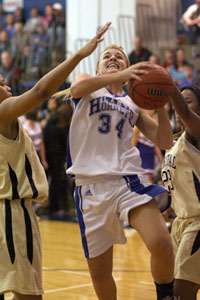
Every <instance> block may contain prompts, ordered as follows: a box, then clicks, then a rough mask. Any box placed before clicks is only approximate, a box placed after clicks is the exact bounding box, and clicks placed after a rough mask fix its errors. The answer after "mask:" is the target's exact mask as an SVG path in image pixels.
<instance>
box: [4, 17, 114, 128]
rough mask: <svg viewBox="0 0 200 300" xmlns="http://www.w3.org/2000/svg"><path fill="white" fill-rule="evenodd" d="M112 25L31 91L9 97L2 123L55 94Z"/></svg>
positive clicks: (104, 28) (44, 77)
mask: <svg viewBox="0 0 200 300" xmlns="http://www.w3.org/2000/svg"><path fill="white" fill-rule="evenodd" d="M110 24H111V23H110V22H109V23H107V24H106V25H105V26H104V27H103V28H102V29H100V30H99V31H98V32H97V33H96V35H95V37H94V38H93V39H91V40H90V41H89V43H87V44H86V45H85V46H84V47H83V48H81V49H80V50H79V51H77V52H76V53H75V54H74V55H73V56H71V57H70V58H69V59H67V60H65V61H64V62H62V63H61V64H60V65H59V66H57V67H56V68H54V69H53V70H51V71H50V72H48V73H47V74H46V75H45V76H43V77H42V78H41V79H40V80H39V81H38V83H37V84H36V85H35V86H34V87H33V88H32V89H31V90H29V91H28V92H26V93H24V94H22V95H21V96H17V97H9V96H10V95H7V97H6V98H8V99H6V100H5V101H3V102H2V103H1V105H0V120H1V122H6V123H7V122H10V121H12V120H14V119H15V118H17V117H18V116H20V115H23V114H24V113H26V112H27V111H29V110H31V109H32V108H33V107H35V106H37V105H39V104H40V103H41V102H42V101H44V100H45V99H47V98H49V97H50V96H51V95H52V94H53V93H55V92H56V90H57V89H58V88H59V86H60V85H61V84H62V83H63V82H64V81H65V79H66V78H67V77H68V76H69V75H70V73H71V72H72V71H73V69H74V68H75V67H76V66H77V64H78V63H79V62H80V61H81V60H82V59H83V58H85V57H86V56H88V55H90V54H91V53H92V52H93V51H94V50H95V49H96V47H97V45H98V43H100V42H101V41H102V40H103V38H102V36H103V34H104V33H105V32H106V31H107V29H108V28H109V26H110ZM3 100H4V99H3Z"/></svg>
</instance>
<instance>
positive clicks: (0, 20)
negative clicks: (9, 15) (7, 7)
mask: <svg viewBox="0 0 200 300" xmlns="http://www.w3.org/2000/svg"><path fill="white" fill-rule="evenodd" d="M5 17H6V14H5V13H4V11H3V7H2V5H0V25H1V28H3V27H4V25H5Z"/></svg>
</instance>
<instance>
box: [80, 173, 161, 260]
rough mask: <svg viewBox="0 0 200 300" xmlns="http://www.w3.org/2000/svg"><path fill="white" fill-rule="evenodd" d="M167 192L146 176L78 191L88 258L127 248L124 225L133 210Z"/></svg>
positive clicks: (107, 181)
mask: <svg viewBox="0 0 200 300" xmlns="http://www.w3.org/2000/svg"><path fill="white" fill-rule="evenodd" d="M163 192H166V189H165V188H164V187H163V186H158V185H156V184H151V183H150V182H149V181H148V179H147V177H146V176H145V175H143V176H137V175H131V176H124V177H115V178H114V179H113V178H111V179H108V178H106V179H105V178H104V177H101V178H100V180H99V181H98V182H96V183H92V184H84V185H78V186H76V188H75V192H74V194H75V200H76V209H77V215H78V222H79V226H80V231H81V238H82V245H83V248H84V252H85V256H86V258H92V257H97V256H99V255H101V254H103V253H104V252H105V251H106V250H108V249H109V248H110V247H111V246H112V245H113V244H125V243H126V238H125V235H124V232H123V226H122V221H126V222H127V223H128V214H129V211H130V210H131V209H133V208H134V207H137V206H139V205H142V204H145V203H147V202H149V201H150V200H151V199H152V198H154V197H155V196H156V195H158V194H160V193H163Z"/></svg>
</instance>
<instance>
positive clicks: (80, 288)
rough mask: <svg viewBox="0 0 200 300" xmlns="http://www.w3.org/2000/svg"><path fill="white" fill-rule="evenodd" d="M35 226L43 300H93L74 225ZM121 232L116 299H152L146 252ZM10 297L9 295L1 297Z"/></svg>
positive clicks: (116, 252)
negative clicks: (40, 251)
mask: <svg viewBox="0 0 200 300" xmlns="http://www.w3.org/2000/svg"><path fill="white" fill-rule="evenodd" d="M39 224H40V229H41V235H42V242H43V284H44V291H45V294H44V297H43V299H44V300H57V299H59V300H66V299H70V300H97V297H96V296H95V293H94V290H93V287H92V283H91V280H90V275H89V272H88V268H87V263H86V261H85V258H84V255H83V250H82V246H81V240H80V234H79V228H78V224H76V223H68V222H59V221H47V220H40V221H39ZM125 233H126V237H127V244H126V245H116V246H115V247H114V272H113V274H114V277H115V280H116V283H117V288H118V300H134V299H135V300H155V299H156V295H155V288H154V283H153V280H152V277H151V272H150V263H149V261H150V257H149V253H148V251H147V250H146V248H145V246H144V244H143V242H142V240H141V238H140V236H139V235H138V233H137V232H136V231H135V230H133V229H125ZM102 267H103V266H102ZM11 298H12V296H11V294H7V295H6V297H5V299H6V300H8V299H11ZM198 300H200V293H199V297H198Z"/></svg>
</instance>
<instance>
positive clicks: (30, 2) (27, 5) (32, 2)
mask: <svg viewBox="0 0 200 300" xmlns="http://www.w3.org/2000/svg"><path fill="white" fill-rule="evenodd" d="M2 2H3V0H0V4H2ZM55 2H59V3H61V4H62V6H63V7H64V9H65V5H66V4H65V3H66V0H58V1H56V0H42V1H41V0H24V11H25V16H26V17H29V16H30V15H29V11H30V9H31V8H32V7H33V6H37V7H38V8H39V10H40V11H41V13H44V8H45V6H46V5H47V4H53V3H55Z"/></svg>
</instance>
